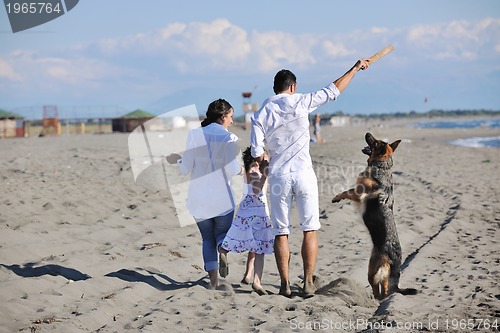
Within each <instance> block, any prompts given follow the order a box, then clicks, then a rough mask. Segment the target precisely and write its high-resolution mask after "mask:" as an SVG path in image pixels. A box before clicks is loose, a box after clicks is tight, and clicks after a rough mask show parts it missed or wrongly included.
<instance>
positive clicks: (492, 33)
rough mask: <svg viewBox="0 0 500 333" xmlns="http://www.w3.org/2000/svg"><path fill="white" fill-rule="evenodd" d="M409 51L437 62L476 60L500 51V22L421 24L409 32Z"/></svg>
mask: <svg viewBox="0 0 500 333" xmlns="http://www.w3.org/2000/svg"><path fill="white" fill-rule="evenodd" d="M406 40H407V43H408V48H409V49H411V50H415V51H417V52H419V53H420V54H422V55H425V56H426V57H427V58H432V59H435V60H440V61H445V60H457V61H471V60H476V59H478V58H479V57H481V56H482V55H484V56H485V57H488V53H489V52H492V51H493V52H497V51H496V50H495V45H498V43H500V19H493V18H485V19H483V20H480V21H475V22H472V21H464V20H462V21H451V22H448V23H445V24H438V25H419V26H416V27H412V28H410V29H408V32H407V35H406Z"/></svg>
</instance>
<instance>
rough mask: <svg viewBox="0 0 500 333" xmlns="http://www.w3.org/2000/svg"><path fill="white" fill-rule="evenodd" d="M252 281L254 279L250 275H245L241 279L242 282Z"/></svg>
mask: <svg viewBox="0 0 500 333" xmlns="http://www.w3.org/2000/svg"><path fill="white" fill-rule="evenodd" d="M250 283H252V279H251V278H249V277H248V276H244V277H243V279H241V284H250Z"/></svg>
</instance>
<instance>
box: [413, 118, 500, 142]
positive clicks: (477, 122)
mask: <svg viewBox="0 0 500 333" xmlns="http://www.w3.org/2000/svg"><path fill="white" fill-rule="evenodd" d="M415 127H420V128H500V118H490V119H468V120H440V121H426V122H419V123H418V124H416V125H415ZM450 144H452V145H457V146H462V147H470V148H481V147H496V148H500V136H490V137H471V138H465V139H457V140H452V141H450Z"/></svg>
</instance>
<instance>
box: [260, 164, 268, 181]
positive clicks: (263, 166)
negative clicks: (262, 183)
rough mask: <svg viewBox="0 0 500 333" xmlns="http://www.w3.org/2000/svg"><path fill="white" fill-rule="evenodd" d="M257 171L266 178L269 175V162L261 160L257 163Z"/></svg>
mask: <svg viewBox="0 0 500 333" xmlns="http://www.w3.org/2000/svg"><path fill="white" fill-rule="evenodd" d="M259 171H260V173H261V174H263V175H264V176H266V177H267V176H268V174H269V161H268V160H262V161H260V163H259Z"/></svg>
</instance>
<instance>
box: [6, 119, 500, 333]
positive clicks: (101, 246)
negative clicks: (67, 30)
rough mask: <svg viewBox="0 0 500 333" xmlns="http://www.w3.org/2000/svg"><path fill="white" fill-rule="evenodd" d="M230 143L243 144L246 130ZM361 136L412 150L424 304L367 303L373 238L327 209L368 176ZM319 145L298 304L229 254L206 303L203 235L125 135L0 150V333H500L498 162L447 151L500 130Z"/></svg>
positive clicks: (297, 235)
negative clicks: (139, 174)
mask: <svg viewBox="0 0 500 333" xmlns="http://www.w3.org/2000/svg"><path fill="white" fill-rule="evenodd" d="M230 130H232V131H233V132H234V133H235V134H236V135H238V136H239V138H240V146H241V148H244V147H246V146H247V145H248V143H249V135H250V132H249V131H244V130H242V129H239V128H236V127H231V128H230ZM367 131H370V132H371V133H372V134H373V135H375V137H377V138H381V139H387V140H389V141H393V140H397V139H401V140H403V141H402V143H401V144H400V145H399V147H398V149H397V151H396V152H395V154H394V167H393V172H394V182H395V203H394V214H395V218H396V223H397V226H398V233H399V238H400V241H401V246H402V249H403V259H404V260H405V263H404V265H403V272H402V278H401V282H400V285H401V286H402V287H413V288H417V289H418V290H419V294H418V295H416V296H402V295H399V294H397V295H392V296H390V297H388V298H386V299H385V300H383V301H381V302H379V301H377V300H375V299H374V298H373V296H372V295H371V289H370V287H369V285H368V282H367V266H368V259H369V256H370V251H371V240H370V237H369V234H368V231H367V230H366V227H365V226H364V224H363V222H362V221H361V218H360V215H359V213H358V211H357V209H356V207H355V205H353V204H351V203H349V202H341V203H338V204H332V203H331V199H332V197H333V196H334V195H335V194H336V193H338V192H340V191H343V190H345V189H347V188H349V187H350V186H351V185H352V184H353V183H354V181H355V178H356V175H357V174H358V173H359V172H360V171H362V170H363V169H364V167H365V166H366V156H365V155H363V154H362V153H361V148H363V146H364V145H365V142H364V134H365V133H366V132H367ZM322 135H323V138H324V139H326V141H327V143H326V144H324V145H316V144H311V156H312V158H313V162H314V166H315V169H316V174H317V176H318V184H319V189H320V212H321V213H320V216H321V223H322V228H321V229H320V231H319V244H320V245H319V246H320V248H319V258H318V263H317V266H316V275H317V276H318V280H317V286H318V288H319V289H318V292H317V295H315V296H314V297H312V298H309V299H303V298H302V297H301V296H300V295H299V293H298V286H301V285H302V283H301V281H302V280H301V276H302V259H301V257H300V243H301V241H302V235H301V232H300V231H299V229H298V228H295V229H294V230H293V231H292V234H291V235H290V244H291V245H290V246H291V251H292V257H291V266H290V270H291V271H290V273H291V274H290V275H291V277H292V280H291V283H292V285H293V297H292V298H290V299H289V298H285V297H282V296H279V295H277V293H278V289H279V275H278V272H277V269H276V265H275V261H274V256H267V257H266V262H265V267H264V277H263V286H264V288H265V289H266V290H267V291H268V292H269V293H270V295H269V296H259V295H257V294H256V293H255V292H252V289H251V287H250V286H248V285H242V284H241V283H240V280H241V278H242V275H243V272H244V265H245V259H246V254H234V253H230V254H229V262H230V274H229V276H228V277H227V278H225V279H222V284H223V285H222V287H221V288H220V290H208V289H207V288H206V287H207V284H208V277H207V275H206V273H205V272H204V271H203V269H202V267H203V260H202V257H201V236H200V234H199V231H198V229H197V227H196V225H188V226H184V227H180V225H179V222H178V219H177V218H176V216H175V208H174V203H173V201H172V198H171V197H170V194H169V192H168V191H162V190H151V189H147V188H144V187H141V186H138V185H137V184H136V183H135V182H134V177H133V174H132V171H131V165H130V160H129V152H128V147H127V138H128V135H127V134H117V133H116V134H104V135H92V134H86V135H71V136H66V135H63V136H61V137H44V138H38V137H33V138H22V139H1V140H0V152H1V159H0V170H1V171H0V184H1V185H0V230H1V232H0V288H1V290H2V292H1V294H0V312H1V313H2V316H1V317H0V332H37V333H38V332H64V333H67V332H167V331H168V332H189V331H206V332H212V331H215V332H222V331H228V332H235V331H239V332H291V331H293V332H299V331H313V330H314V331H338V332H422V331H431V332H457V331H478V332H495V331H499V330H500V329H499V328H498V327H500V287H499V282H500V243H499V242H500V240H499V235H500V233H499V227H500V182H499V180H498V174H499V171H498V168H499V166H500V156H499V155H500V154H499V152H500V151H499V148H465V147H459V146H453V145H449V144H448V141H449V140H452V139H457V138H465V137H474V136H500V129H488V128H481V129H419V128H410V127H406V126H403V125H396V124H393V125H391V124H384V126H382V127H380V126H355V127H344V128H334V127H326V126H323V127H322ZM292 216H293V221H294V224H295V226H298V223H297V219H296V215H294V214H292ZM495 323H496V327H494V326H492V325H494V324H495Z"/></svg>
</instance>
